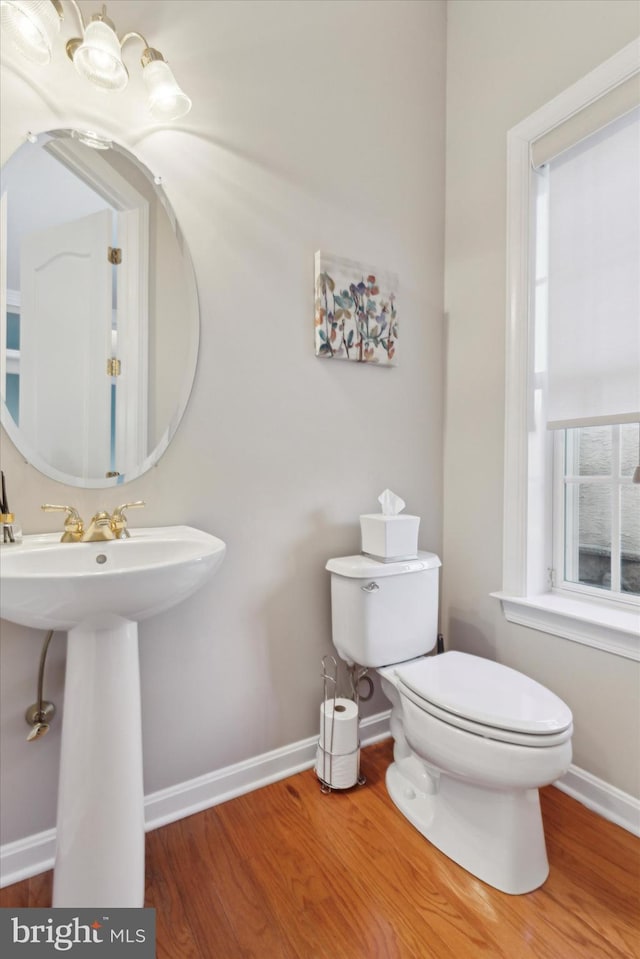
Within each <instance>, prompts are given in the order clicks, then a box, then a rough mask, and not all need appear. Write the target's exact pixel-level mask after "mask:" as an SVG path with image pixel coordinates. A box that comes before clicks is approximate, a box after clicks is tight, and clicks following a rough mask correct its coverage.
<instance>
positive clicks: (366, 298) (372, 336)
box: [315, 252, 398, 366]
mask: <svg viewBox="0 0 640 959" xmlns="http://www.w3.org/2000/svg"><path fill="white" fill-rule="evenodd" d="M315 274H316V276H315V279H316V284H315V342H316V356H321V357H327V358H331V357H334V358H337V359H343V360H354V361H355V362H357V363H375V364H378V365H380V366H393V365H395V363H396V362H397V352H398V313H397V308H396V295H397V290H398V277H397V276H396V275H395V274H394V273H389V272H388V271H384V270H377V269H375V268H374V267H367V266H363V265H362V264H361V263H357V262H355V261H354V260H346V259H344V258H343V257H339V256H334V255H332V254H330V253H321V252H318V253H316V257H315Z"/></svg>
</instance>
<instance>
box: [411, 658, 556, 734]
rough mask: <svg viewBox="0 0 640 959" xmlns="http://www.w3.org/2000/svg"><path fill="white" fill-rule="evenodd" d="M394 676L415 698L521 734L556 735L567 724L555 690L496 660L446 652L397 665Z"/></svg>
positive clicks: (459, 714) (476, 720)
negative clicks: (415, 695)
mask: <svg viewBox="0 0 640 959" xmlns="http://www.w3.org/2000/svg"><path fill="white" fill-rule="evenodd" d="M396 673H397V676H398V679H399V680H400V682H401V683H404V685H405V686H408V687H409V689H411V690H413V692H414V693H416V694H417V695H418V696H420V697H422V698H423V699H426V700H428V702H430V703H433V704H434V705H435V706H439V707H440V708H441V709H444V710H446V711H447V712H450V713H453V714H455V715H457V716H462V717H465V718H466V719H470V720H472V721H474V722H476V723H482V724H484V725H486V726H493V727H497V728H498V729H507V730H511V731H513V732H523V733H538V734H545V733H557V732H561V731H562V730H564V729H568V728H569V726H570V725H571V723H572V719H573V717H572V715H571V710H570V709H569V707H568V706H567V704H566V703H564V702H563V701H562V700H561V699H560V698H559V697H558V696H556V695H555V693H552V692H551V690H549V689H547V688H546V687H545V686H542V685H541V684H540V683H537V682H536V681H535V680H534V679H531V678H530V677H529V676H525V675H524V674H523V673H520V672H518V671H517V670H515V669H511V668H510V667H509V666H504V665H502V664H501V663H496V662H493V661H492V660H489V659H483V658H482V657H480V656H471V655H469V654H468V653H460V652H457V651H452V652H448V653H442V654H441V655H439V656H428V657H425V658H423V659H422V660H419V661H415V662H412V663H407V664H406V665H404V666H403V665H400V666H398V667H397V669H396Z"/></svg>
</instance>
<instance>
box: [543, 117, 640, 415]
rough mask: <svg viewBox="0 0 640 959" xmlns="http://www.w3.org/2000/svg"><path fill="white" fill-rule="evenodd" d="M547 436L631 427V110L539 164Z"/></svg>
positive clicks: (638, 214) (635, 261) (639, 251)
mask: <svg viewBox="0 0 640 959" xmlns="http://www.w3.org/2000/svg"><path fill="white" fill-rule="evenodd" d="M548 185H549V212H548V216H549V228H548V395H547V425H548V427H549V428H550V429H560V428H567V427H573V426H587V425H594V424H598V423H617V422H635V421H640V108H635V109H633V110H631V111H630V112H628V113H626V114H625V115H624V116H621V117H619V118H618V119H616V120H614V121H613V122H610V123H609V124H608V125H607V126H605V127H604V128H602V129H600V130H598V132H596V133H592V134H591V135H589V136H587V137H586V138H583V139H581V140H580V142H578V143H576V144H575V145H574V146H573V147H571V148H569V149H565V150H563V151H562V152H561V153H560V154H559V155H557V156H556V157H555V159H552V160H551V161H550V162H549V163H548Z"/></svg>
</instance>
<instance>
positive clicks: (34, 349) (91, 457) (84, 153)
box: [0, 130, 199, 487]
mask: <svg viewBox="0 0 640 959" xmlns="http://www.w3.org/2000/svg"><path fill="white" fill-rule="evenodd" d="M96 142H97V144H98V146H99V147H100V148H99V149H96V148H95V145H96ZM88 144H93V145H88ZM105 146H106V148H105ZM2 220H3V224H2V225H3V231H4V230H6V244H5V245H4V246H5V253H4V256H5V258H6V263H5V266H6V269H5V271H4V275H5V276H6V284H4V283H3V290H2V298H3V300H4V301H5V302H4V303H3V304H2V310H1V317H0V324H1V329H0V344H1V352H0V362H1V368H0V381H1V384H2V414H1V419H2V424H3V426H4V427H5V429H6V430H7V432H8V434H9V436H10V437H11V439H12V440H13V442H14V443H15V444H16V446H17V447H18V449H19V450H20V452H21V453H22V455H23V456H24V457H25V459H26V460H27V461H28V462H30V463H32V465H33V466H35V467H36V468H37V469H39V470H40V471H41V472H43V473H44V474H46V475H47V476H50V477H51V478H53V479H56V480H58V481H60V482H63V483H67V484H69V485H73V486H82V487H106V486H112V485H116V484H119V483H123V482H127V481H128V480H131V479H134V478H135V477H137V476H140V475H141V474H142V473H144V472H145V471H146V470H147V469H149V468H150V467H151V466H152V465H154V463H156V462H157V460H158V459H159V457H160V456H161V455H162V453H163V452H164V451H165V449H166V448H167V445H168V444H169V442H170V440H171V438H172V436H173V433H174V432H175V429H176V427H177V425H178V423H179V421H180V418H181V417H182V414H183V412H184V409H185V407H186V404H187V401H188V397H189V393H190V390H191V385H192V382H193V377H194V373H195V366H196V359H197V348H198V336H199V316H198V302H197V292H196V285H195V277H194V274H193V267H192V264H191V259H190V257H189V253H188V250H187V247H186V244H185V242H184V239H183V237H182V235H181V233H180V230H179V227H178V225H177V223H176V220H175V217H174V215H173V213H172V210H171V208H170V206H169V203H168V201H167V199H166V197H165V195H164V191H163V190H162V188H161V187H160V186H158V184H157V183H156V182H155V180H154V176H153V174H152V173H151V172H150V171H149V170H148V169H147V168H146V167H145V166H144V165H143V164H142V163H140V161H138V160H137V159H136V158H135V157H134V156H133V155H132V154H130V153H128V152H127V151H126V150H125V149H124V148H122V147H119V146H118V145H116V144H110V145H106V144H105V142H104V141H95V140H91V139H90V138H89V139H88V138H87V137H85V136H83V135H81V134H77V133H76V132H75V131H69V130H56V131H52V132H50V133H45V134H41V135H40V136H39V137H38V138H37V142H35V143H33V142H29V141H27V142H26V143H24V144H23V145H22V146H21V147H20V149H19V150H17V151H16V153H15V154H14V155H13V156H12V157H11V158H10V159H9V160H8V162H7V163H6V164H5V165H4V167H3V168H2Z"/></svg>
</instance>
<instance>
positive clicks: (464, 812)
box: [386, 755, 549, 895]
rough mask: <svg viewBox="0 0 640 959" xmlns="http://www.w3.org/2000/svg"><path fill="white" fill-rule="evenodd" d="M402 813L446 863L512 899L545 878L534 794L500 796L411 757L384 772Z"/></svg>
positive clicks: (501, 793) (546, 868) (546, 867)
mask: <svg viewBox="0 0 640 959" xmlns="http://www.w3.org/2000/svg"><path fill="white" fill-rule="evenodd" d="M386 784H387V790H388V792H389V795H390V797H391V799H392V800H393V802H394V803H395V805H396V806H397V807H398V809H399V810H400V812H402V813H403V815H404V816H406V818H407V819H408V820H409V822H410V823H411V824H412V825H413V826H415V828H416V829H417V830H418V831H419V832H420V833H422V835H423V836H424V837H425V839H428V840H429V842H431V843H432V844H433V845H434V846H436V847H437V848H438V849H440V851H441V852H443V853H444V854H445V855H446V856H448V857H449V859H452V860H453V861H454V862H456V863H458V865H460V866H462V867H463V869H466V870H467V872H470V873H471V874H472V875H474V876H477V877H478V879H482V881H483V882H486V883H488V884H489V885H490V886H494V887H495V888H496V889H500V890H501V891H502V892H506V893H509V894H510V895H520V894H522V893H526V892H531V891H532V890H533V889H537V888H538V886H541V885H542V883H543V882H544V881H545V879H546V878H547V876H548V874H549V863H548V860H547V852H546V847H545V841H544V830H543V825H542V816H541V813H540V799H539V796H538V790H537V789H523V790H513V791H499V790H493V789H486V788H483V787H481V786H478V785H475V784H473V783H468V782H464V781H462V780H459V779H455V778H454V777H452V776H448V775H447V774H446V773H443V772H440V771H438V770H435V769H433V770H430V769H429V768H427V767H425V765H424V764H423V763H422V762H420V760H419V759H418V758H417V757H416V756H414V755H412V756H406V757H404V758H402V759H399V760H397V761H396V762H394V763H392V765H391V766H389V768H388V769H387V774H386Z"/></svg>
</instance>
